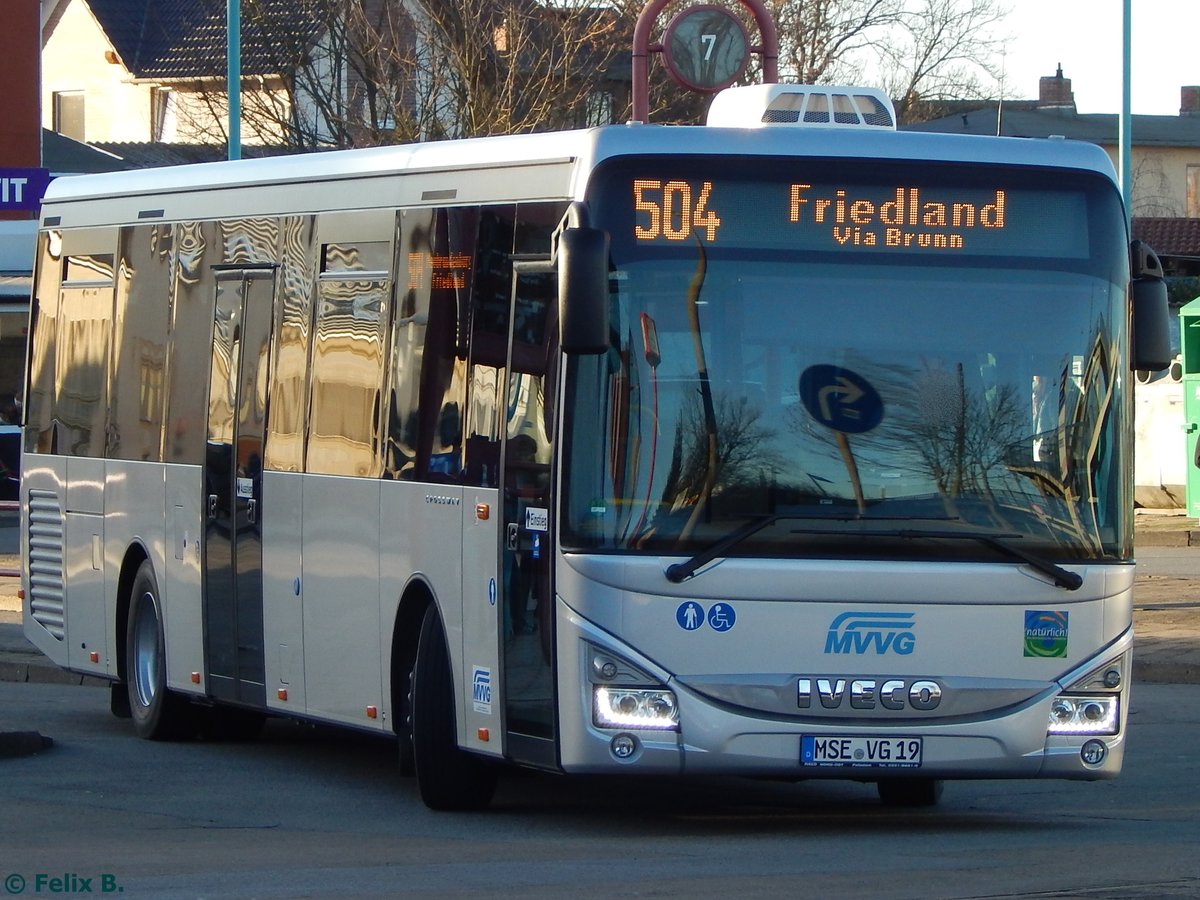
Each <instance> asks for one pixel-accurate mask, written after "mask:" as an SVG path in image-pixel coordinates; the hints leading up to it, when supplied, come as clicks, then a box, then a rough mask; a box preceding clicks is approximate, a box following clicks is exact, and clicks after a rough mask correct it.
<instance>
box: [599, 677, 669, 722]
mask: <svg viewBox="0 0 1200 900" xmlns="http://www.w3.org/2000/svg"><path fill="white" fill-rule="evenodd" d="M592 696H593V698H594V702H593V704H592V717H593V721H594V722H595V724H596V725H597V726H599V727H600V728H653V729H659V730H664V731H678V730H679V709H678V707H677V706H676V703H675V694H674V693H673V692H672V691H668V690H666V689H665V688H660V689H658V690H650V689H647V688H622V687H612V686H609V685H595V686H594V687H593V688H592Z"/></svg>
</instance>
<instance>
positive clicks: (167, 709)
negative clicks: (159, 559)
mask: <svg viewBox="0 0 1200 900" xmlns="http://www.w3.org/2000/svg"><path fill="white" fill-rule="evenodd" d="M125 684H126V688H127V690H128V694H129V712H130V714H131V717H132V719H133V728H134V730H135V731H136V732H137V733H138V736H139V737H143V738H146V739H147V740H151V741H166V740H178V739H180V738H185V737H190V736H191V733H192V729H193V722H192V715H191V706H190V704H189V703H188V702H187V700H185V699H184V698H183V697H180V696H179V695H178V694H175V693H173V692H171V691H169V690H167V654H166V641H165V639H164V635H163V621H162V607H161V601H160V600H159V594H158V581H157V579H155V577H154V569H153V567H152V566H151V565H150V562H149V561H148V560H147V561H146V562H143V563H142V565H141V567H140V568H139V569H138V571H137V576H136V577H135V578H134V580H133V595H132V597H131V598H130V601H129V621H128V623H127V624H126V629H125Z"/></svg>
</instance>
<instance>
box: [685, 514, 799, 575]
mask: <svg viewBox="0 0 1200 900" xmlns="http://www.w3.org/2000/svg"><path fill="white" fill-rule="evenodd" d="M795 518H803V517H801V516H784V515H776V514H772V515H769V516H760V517H759V518H757V519H752V520H750V521H749V522H747V523H746V524H745V525H743V526H741V527H740V528H735V529H734V530H733V531H731V532H729V534H727V535H725V537H723V538H721V539H720V540H719V541H717V542H716V543H715V544H711V545H709V546H708V547H706V548H705V549H703V550H701V551H700V552H699V553H697V554H696V555H695V556H693V557H692V558H691V559H689V560H688V561H687V562H681V563H673V564H671V565H669V566H667V581H670V582H672V583H674V584H679V583H680V582H681V581H685V580H686V579H688V578H691V577H692V576H693V575H695V574H696V570H697V569H699V568H700V567H701V566H703V565H706V564H708V563H710V562H712V561H713V560H714V559H716V558H717V557H718V556H724V555H725V551H726V550H729V549H730V548H731V547H733V546H735V545H737V544H740V543H741V542H742V541H744V540H745V539H746V538H748V537H750V535H752V534H755V533H756V532H759V531H762V530H763V529H764V528H766V527H767V526H768V525H770V524H772V523H773V522H778V521H779V520H780V519H795Z"/></svg>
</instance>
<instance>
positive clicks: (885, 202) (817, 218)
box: [632, 178, 1087, 257]
mask: <svg viewBox="0 0 1200 900" xmlns="http://www.w3.org/2000/svg"><path fill="white" fill-rule="evenodd" d="M632 201H633V213H634V217H633V218H634V225H633V238H634V240H635V241H636V242H638V243H647V242H668V243H669V242H676V243H679V242H685V241H695V240H702V241H703V242H704V243H706V244H709V245H712V246H715V247H720V246H722V245H723V244H728V245H730V246H738V247H747V246H760V247H764V248H789V249H795V250H837V249H848V250H849V249H856V250H879V251H900V252H904V251H908V252H929V253H956V252H957V253H966V254H972V255H975V254H982V255H1010V254H1026V255H1033V256H1045V255H1052V256H1060V257H1062V256H1066V257H1080V256H1085V255H1086V254H1087V246H1086V243H1087V242H1086V235H1087V229H1086V213H1087V202H1086V198H1085V197H1084V196H1083V195H1082V194H1081V193H1078V192H1074V191H1031V190H1012V189H1010V188H1008V187H1006V186H1004V185H995V186H993V185H988V186H987V187H983V188H978V187H974V186H971V187H946V186H938V185H921V184H912V183H909V184H895V185H893V184H887V185H857V184H836V183H835V184H829V183H825V184H821V183H818V182H816V181H815V180H814V181H788V182H782V183H762V182H746V181H721V180H717V179H713V180H706V179H689V180H683V179H656V178H634V179H632Z"/></svg>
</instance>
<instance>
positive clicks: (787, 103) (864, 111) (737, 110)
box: [708, 84, 896, 131]
mask: <svg viewBox="0 0 1200 900" xmlns="http://www.w3.org/2000/svg"><path fill="white" fill-rule="evenodd" d="M708 124H709V125H714V126H719V127H724V128H762V127H763V126H767V125H771V126H778V125H787V126H799V127H804V128H814V127H816V128H886V129H888V130H889V131H895V130H896V110H895V108H894V107H893V106H892V101H891V100H890V99H889V98H888V96H887V95H886V94H884V93H883V91H881V90H879V89H877V88H867V87H846V86H840V85H829V84H751V85H746V86H743V87H732V88H726V89H725V90H723V91H721V93H719V94H717V96H716V97H714V98H713V102H712V106H710V107H709V110H708Z"/></svg>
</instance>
